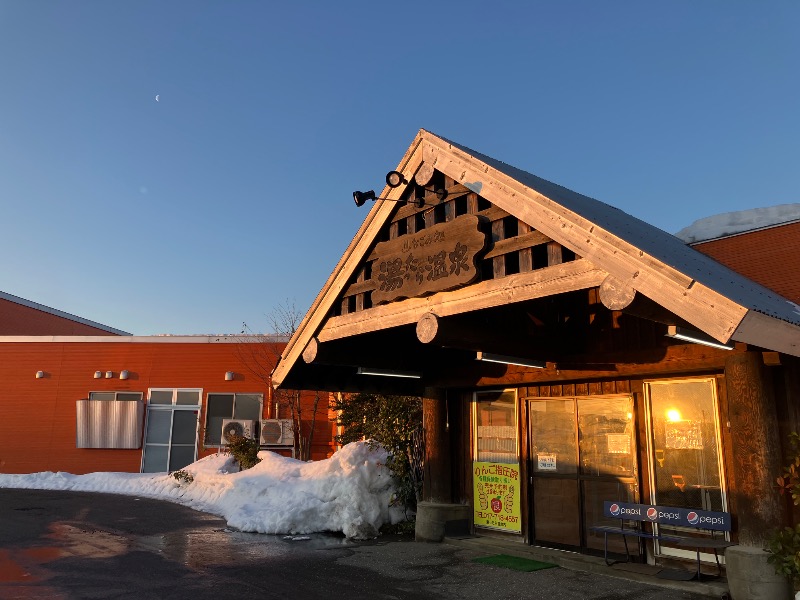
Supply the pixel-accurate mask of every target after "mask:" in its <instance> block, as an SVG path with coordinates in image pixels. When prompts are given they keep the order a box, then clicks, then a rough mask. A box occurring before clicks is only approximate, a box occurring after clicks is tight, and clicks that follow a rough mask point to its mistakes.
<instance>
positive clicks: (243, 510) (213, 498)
mask: <svg viewBox="0 0 800 600" xmlns="http://www.w3.org/2000/svg"><path fill="white" fill-rule="evenodd" d="M258 456H259V458H261V462H260V463H258V464H257V465H256V466H254V467H252V468H251V469H248V470H246V471H241V472H239V470H238V468H237V466H236V464H235V463H234V460H233V458H232V457H231V456H230V455H229V454H226V453H219V454H212V455H211V456H207V457H205V458H202V459H200V460H198V461H197V462H195V463H193V464H191V465H189V466H187V467H184V468H183V471H185V472H186V473H188V474H189V475H191V477H192V479H193V480H192V481H189V482H187V481H186V480H182V481H179V480H178V479H176V478H175V477H172V476H170V475H168V474H167V473H88V474H86V475H71V474H69V473H63V472H58V473H53V472H45V473H31V474H29V475H6V474H0V488H17V489H37V490H65V491H81V492H102V493H106V494H124V495H128V496H141V497H146V498H155V499H158V500H168V501H170V502H175V503H177V504H183V505H186V506H189V507H191V508H194V509H195V510H200V511H204V512H208V513H211V514H215V515H219V516H221V517H223V518H225V519H227V521H228V524H229V525H230V526H232V527H235V528H237V529H239V530H241V531H249V532H256V533H271V534H276V533H285V534H302V533H315V532H324V531H341V532H342V533H344V534H345V535H346V536H347V537H349V538H355V539H367V538H373V537H375V536H376V535H377V534H378V529H379V528H380V527H381V526H382V525H383V524H384V523H397V522H399V521H401V520H402V518H403V511H402V509H400V508H398V507H391V506H390V503H391V501H392V498H393V495H394V491H395V488H394V484H393V482H392V477H391V474H390V472H389V469H388V468H387V467H386V459H387V453H386V451H385V450H383V449H382V448H380V447H371V446H370V445H369V444H367V443H365V442H354V443H352V444H348V445H347V446H345V447H344V448H342V449H341V450H339V451H338V452H336V453H335V454H334V455H333V456H332V457H331V458H328V459H326V460H320V461H315V462H303V461H299V460H295V459H293V458H286V457H283V456H280V455H278V454H276V453H274V452H268V451H262V452H259V454H258Z"/></svg>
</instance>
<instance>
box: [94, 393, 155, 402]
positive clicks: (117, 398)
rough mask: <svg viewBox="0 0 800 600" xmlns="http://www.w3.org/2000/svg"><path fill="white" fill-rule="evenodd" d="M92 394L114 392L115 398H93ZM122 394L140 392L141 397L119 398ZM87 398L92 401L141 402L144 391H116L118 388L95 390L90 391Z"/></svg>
mask: <svg viewBox="0 0 800 600" xmlns="http://www.w3.org/2000/svg"><path fill="white" fill-rule="evenodd" d="M92 394H114V399H113V400H109V399H106V398H92ZM120 394H129V395H133V394H138V395H139V397H138V398H123V399H122V400H120V398H119V395H120ZM86 399H87V400H91V401H92V402H141V401H142V400H143V399H144V392H137V391H131V390H121V391H116V390H95V391H94V392H89V395H88V396H87V398H86Z"/></svg>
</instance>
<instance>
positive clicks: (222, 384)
mask: <svg viewBox="0 0 800 600" xmlns="http://www.w3.org/2000/svg"><path fill="white" fill-rule="evenodd" d="M128 339H130V338H128ZM238 346H239V344H236V343H153V342H117V343H110V342H105V343H104V342H3V341H2V340H0V472H2V473H31V472H39V471H66V472H69V473H75V474H80V473H88V472H93V471H121V472H139V470H140V465H141V459H142V449H137V450H115V449H82V448H76V447H75V438H76V426H75V421H76V408H75V401H76V400H80V399H85V398H87V397H88V394H89V392H94V391H138V392H142V393H143V397H144V398H145V399H146V398H147V391H148V388H202V390H203V393H202V401H203V408H204V407H205V400H206V397H207V395H208V393H209V392H210V393H214V392H240V393H261V394H263V396H264V414H263V418H274V414H272V413H273V412H274V410H273V407H272V406H271V402H270V398H271V396H270V394H269V389H268V387H267V386H266V385H265V384H264V383H263V382H261V381H259V380H258V378H257V377H254V376H253V375H251V374H250V373H249V372H248V371H247V368H246V365H245V364H243V361H242V358H241V352H240V351H239V350H237V347H238ZM276 346H277V345H276ZM281 346H282V345H281ZM277 352H278V353H279V352H280V346H278V347H277ZM123 369H124V370H127V371H129V373H130V375H129V378H128V379H127V380H120V379H119V372H120V371H122V370H123ZM37 371H43V372H44V373H45V376H44V378H42V379H36V378H35V374H36V372H37ZM95 371H102V372H104V373H105V372H106V371H113V372H114V378H113V379H105V378H103V379H94V372H95ZM226 371H233V372H234V373H236V376H235V378H234V380H233V381H225V378H224V374H225V372H226ZM313 395H314V394H313V392H305V393H304V395H303V404H304V406H309V403H310V402H311V401H312V400H313ZM320 408H321V410H320V412H319V413H318V418H317V423H316V426H315V439H314V447H313V449H312V459H315V460H318V459H321V458H326V457H328V456H330V455H331V454H332V452H333V450H334V446H333V442H332V436H333V434H334V433H335V431H334V424H333V423H331V422H330V421H329V411H328V402H327V395H325V397H324V399H323V400H322V401H321V402H320ZM307 412H308V411H307ZM288 416H289V415H288V414H287V415H284V414H281V415H280V417H281V418H288ZM203 421H204V414H203V410H201V414H200V427H201V428H202V427H203ZM201 442H202V440H201ZM212 452H216V449H214V450H209V451H206V452H205V453H204V454H210V453H212ZM204 454H199V455H200V456H202V455H204Z"/></svg>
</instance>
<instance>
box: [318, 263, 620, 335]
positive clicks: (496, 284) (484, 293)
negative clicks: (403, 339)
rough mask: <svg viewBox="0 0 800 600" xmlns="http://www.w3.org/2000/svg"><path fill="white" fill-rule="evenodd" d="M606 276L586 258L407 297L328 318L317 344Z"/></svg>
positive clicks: (519, 299) (574, 287)
mask: <svg viewBox="0 0 800 600" xmlns="http://www.w3.org/2000/svg"><path fill="white" fill-rule="evenodd" d="M606 276H607V273H605V272H604V271H601V270H599V269H597V268H596V267H595V266H594V265H592V264H591V263H590V262H589V261H587V260H585V259H580V260H575V261H572V262H568V263H563V264H560V265H555V266H552V267H545V268H543V269H537V270H535V271H529V272H527V273H518V274H515V275H509V276H507V277H503V278H501V279H490V280H488V281H482V282H480V283H476V284H473V285H470V286H468V287H464V288H461V289H458V290H453V291H450V292H440V293H438V294H433V295H432V296H428V297H426V298H409V299H407V300H404V301H402V302H393V303H391V304H385V305H382V306H376V307H373V308H370V309H367V310H363V311H360V312H357V313H352V314H348V315H342V316H340V317H331V318H330V319H328V322H327V323H326V324H325V326H324V327H323V328H322V330H321V331H320V332H319V334H318V337H319V340H320V341H322V342H324V341H329V340H335V339H340V338H343V337H349V336H351V335H360V334H362V333H368V332H371V331H380V330H382V329H388V328H391V327H398V326H400V325H409V324H411V323H416V322H417V321H418V320H419V319H420V318H421V317H422V315H424V314H425V313H428V312H432V313H434V314H436V315H437V316H440V317H447V316H452V315H456V314H460V313H465V312H470V311H473V310H481V309H484V308H492V307H494V306H501V305H505V304H511V303H514V302H523V301H525V300H533V299H535V298H543V297H545V296H552V295H555V294H562V293H565V292H571V291H575V290H580V289H586V288H589V287H595V286H598V285H600V284H601V283H602V282H603V279H605V277H606Z"/></svg>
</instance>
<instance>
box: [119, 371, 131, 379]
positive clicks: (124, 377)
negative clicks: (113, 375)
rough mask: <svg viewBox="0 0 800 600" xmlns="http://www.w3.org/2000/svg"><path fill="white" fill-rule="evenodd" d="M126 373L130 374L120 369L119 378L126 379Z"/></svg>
mask: <svg viewBox="0 0 800 600" xmlns="http://www.w3.org/2000/svg"><path fill="white" fill-rule="evenodd" d="M128 375H130V374H129V373H128V372H127V371H120V372H119V378H120V379H127V378H128Z"/></svg>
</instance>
